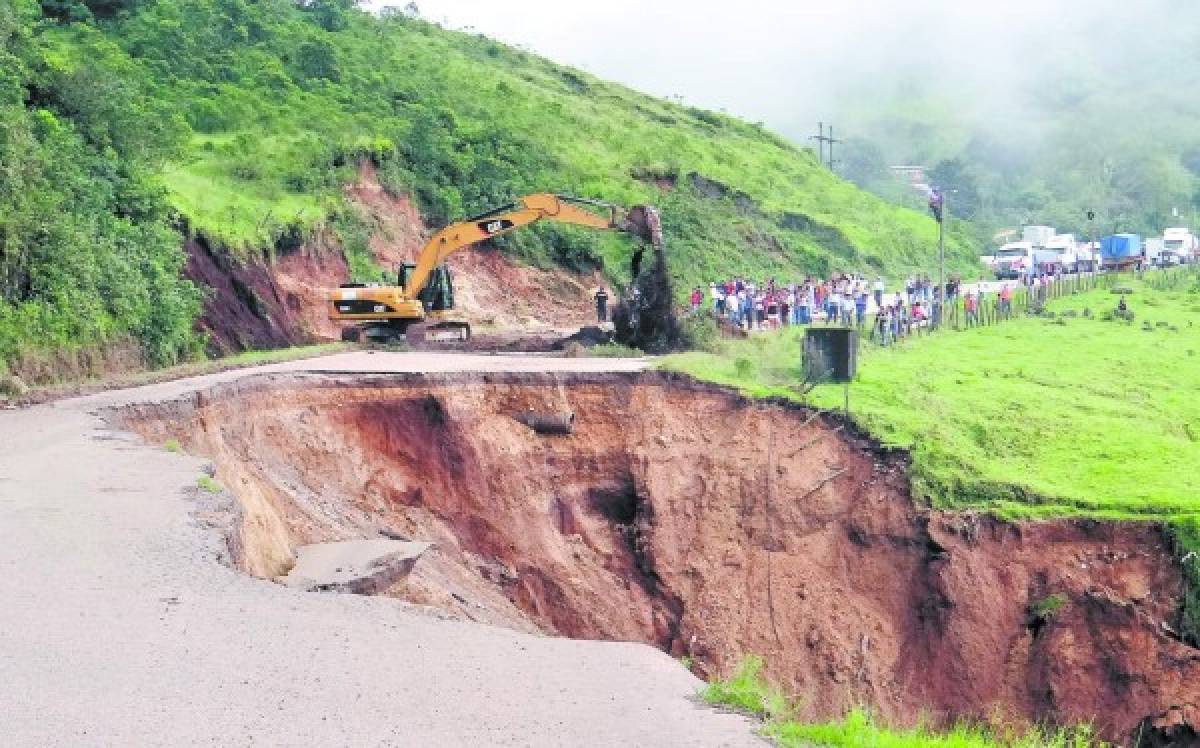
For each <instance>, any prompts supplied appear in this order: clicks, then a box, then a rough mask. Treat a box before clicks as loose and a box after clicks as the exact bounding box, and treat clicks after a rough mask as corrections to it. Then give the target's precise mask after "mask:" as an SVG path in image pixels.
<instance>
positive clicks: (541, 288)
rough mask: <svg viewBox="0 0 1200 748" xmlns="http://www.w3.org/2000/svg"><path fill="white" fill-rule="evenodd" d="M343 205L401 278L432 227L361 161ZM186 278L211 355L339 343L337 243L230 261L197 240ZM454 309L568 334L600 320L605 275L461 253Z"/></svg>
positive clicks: (341, 268) (477, 321)
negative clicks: (199, 303) (334, 314)
mask: <svg viewBox="0 0 1200 748" xmlns="http://www.w3.org/2000/svg"><path fill="white" fill-rule="evenodd" d="M345 195H346V198H347V200H348V201H349V202H350V204H351V205H352V206H354V207H355V208H356V209H357V210H358V211H359V212H360V215H361V217H362V219H363V220H364V221H365V222H366V223H367V225H368V226H369V227H370V237H369V239H368V247H369V248H370V251H371V254H372V255H373V257H374V259H375V261H376V263H378V264H379V266H380V267H381V268H383V269H384V270H386V271H387V272H388V273H389V277H391V278H392V279H393V280H394V278H395V272H396V269H397V268H398V267H399V265H400V264H401V263H404V262H412V261H414V260H415V259H416V257H417V254H418V253H419V252H420V250H421V247H422V246H424V243H425V239H426V237H427V236H428V234H429V233H430V232H429V229H428V227H426V225H425V223H424V221H423V219H422V218H421V215H420V212H419V211H418V210H417V208H416V206H415V205H414V204H413V202H412V201H411V200H410V199H408V198H407V197H406V196H403V195H391V194H389V193H388V192H387V191H385V190H384V188H383V186H382V185H381V184H380V183H379V179H378V177H377V176H376V173H375V170H374V168H373V167H372V166H371V164H370V163H364V164H363V165H362V166H361V168H360V169H359V174H358V180H357V181H356V182H355V183H354V184H352V185H348V186H347V187H346V189H345ZM185 250H186V252H187V264H186V266H185V268H184V275H185V276H186V277H187V278H189V279H190V280H192V281H195V282H196V283H198V284H200V285H201V286H202V287H203V288H205V289H206V290H207V295H206V297H205V301H204V307H203V310H202V314H201V317H200V319H199V320H197V323H196V326H197V328H198V329H199V331H200V332H203V333H205V334H207V335H208V338H209V348H210V351H211V352H212V353H214V354H220V355H225V354H229V353H235V352H238V351H242V350H246V349H252V348H253V349H258V348H277V347H281V346H287V345H296V344H299V343H307V342H314V341H319V340H336V339H338V337H339V334H338V328H337V326H336V325H334V324H333V323H331V322H330V321H329V319H328V312H329V310H328V305H327V298H328V294H329V291H330V290H332V289H334V288H337V287H338V286H339V285H340V284H342V283H345V282H346V281H347V280H349V275H350V270H349V266H348V264H347V262H346V257H345V254H344V253H343V250H342V247H341V245H340V244H339V243H338V241H337V239H336V237H334V236H333V235H332V233H331V232H329V231H328V230H324V229H322V230H319V231H318V232H317V233H316V234H315V235H313V236H311V237H309V238H307V239H305V240H304V241H303V242H302V243H300V244H299V246H297V247H294V248H291V249H288V250H286V251H272V250H268V251H265V252H264V253H263V256H262V257H259V256H255V255H252V256H250V257H247V258H243V259H240V260H239V259H234V258H233V257H232V256H231V255H230V254H229V253H228V252H227V251H226V250H224V249H220V248H214V247H212V246H210V245H209V244H208V242H206V241H205V240H204V238H203V237H196V238H193V239H191V240H189V241H188V242H187V243H186V245H185ZM449 265H450V267H451V270H452V272H453V273H454V279H455V287H456V295H457V306H458V309H459V312H460V313H461V315H462V316H463V317H464V318H465V319H467V320H468V321H469V322H471V324H473V325H475V326H478V327H483V328H496V329H498V330H502V331H503V330H522V331H530V330H533V331H537V330H565V329H571V328H578V327H580V326H582V325H586V324H590V323H592V322H594V321H595V317H594V311H593V306H592V294H593V293H594V291H595V289H596V288H597V287H598V286H600V285H601V284H602V283H604V279H603V277H602V276H601V275H600V274H599V273H589V274H584V275H577V274H573V273H569V272H567V271H565V270H543V269H539V268H533V267H528V266H522V265H518V264H517V263H515V262H513V261H512V260H511V259H509V258H507V257H505V256H504V255H502V254H501V253H500V252H499V251H497V250H496V249H494V248H491V247H487V246H481V247H476V248H472V249H468V250H464V251H462V252H459V253H457V254H455V255H454V256H453V257H451V258H450V260H449Z"/></svg>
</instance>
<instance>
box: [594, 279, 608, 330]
mask: <svg viewBox="0 0 1200 748" xmlns="http://www.w3.org/2000/svg"><path fill="white" fill-rule="evenodd" d="M593 298H594V299H595V300H596V321H597V322H599V323H600V324H604V323H605V322H607V321H608V291H606V290H604V286H600V290H598V291H596V295H595V296H594V297H593Z"/></svg>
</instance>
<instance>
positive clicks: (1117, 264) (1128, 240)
mask: <svg viewBox="0 0 1200 748" xmlns="http://www.w3.org/2000/svg"><path fill="white" fill-rule="evenodd" d="M1100 259H1101V262H1102V263H1103V265H1104V267H1105V268H1116V269H1124V268H1127V267H1130V266H1131V265H1136V264H1137V263H1139V262H1141V261H1142V260H1143V259H1144V258H1143V257H1142V237H1140V236H1138V235H1137V234H1113V235H1112V236H1106V237H1104V238H1103V239H1101V240H1100Z"/></svg>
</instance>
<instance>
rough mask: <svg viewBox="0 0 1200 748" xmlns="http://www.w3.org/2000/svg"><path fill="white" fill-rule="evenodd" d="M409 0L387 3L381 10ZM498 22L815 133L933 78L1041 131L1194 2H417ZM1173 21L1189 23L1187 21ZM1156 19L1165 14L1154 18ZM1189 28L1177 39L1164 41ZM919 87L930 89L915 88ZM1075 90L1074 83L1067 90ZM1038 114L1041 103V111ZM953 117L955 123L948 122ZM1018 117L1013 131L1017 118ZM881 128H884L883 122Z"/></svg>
mask: <svg viewBox="0 0 1200 748" xmlns="http://www.w3.org/2000/svg"><path fill="white" fill-rule="evenodd" d="M389 4H390V5H397V6H399V5H403V4H404V3H403V2H402V1H401V0H390V1H386V0H372V2H371V3H370V5H372V6H374V7H379V6H382V5H389ZM418 6H419V8H420V11H421V16H422V17H424V18H426V19H428V20H432V21H436V22H442V23H443V24H444V25H446V26H448V27H450V28H456V29H460V30H472V31H477V32H481V33H484V34H486V35H488V36H491V37H493V38H496V39H499V40H501V41H504V42H507V43H510V44H515V45H518V46H522V47H524V48H527V49H529V50H531V51H533V52H536V53H539V54H542V55H544V56H546V57H549V58H551V59H552V60H555V61H557V62H562V63H566V64H569V65H573V66H576V67H579V68H582V69H584V70H586V71H588V72H591V73H593V74H595V75H597V76H599V77H601V78H605V79H609V80H615V81H618V82H621V83H624V84H627V85H629V86H631V87H634V88H636V89H639V90H641V91H645V92H646V93H650V94H653V95H657V96H676V95H677V96H682V98H683V100H684V101H685V102H686V103H688V104H694V105H698V106H703V107H705V108H710V109H718V110H721V109H723V110H726V111H728V112H730V113H731V114H736V115H738V116H741V117H744V118H746V119H748V120H751V121H763V122H765V123H766V124H767V125H768V126H769V127H771V128H772V129H775V130H777V131H779V132H781V133H783V134H784V135H787V136H789V137H791V138H792V139H794V140H796V141H798V142H805V141H806V138H807V136H809V135H811V134H814V133H815V130H816V122H817V121H818V120H824V121H826V122H831V121H832V122H835V123H837V124H838V125H839V130H838V134H839V135H843V134H845V135H855V134H859V133H858V132H856V130H862V129H866V128H867V127H868V126H869V125H868V123H867V122H865V120H866V119H868V118H870V117H871V116H872V111H871V110H872V107H871V104H872V102H878V101H880V100H883V99H886V100H889V101H897V100H903V99H904V97H905V95H906V87H923V88H924V89H925V90H928V89H929V88H930V87H933V88H934V89H936V90H938V91H939V92H941V93H942V94H944V98H946V99H947V100H949V101H952V102H954V104H953V106H952V107H951V111H948V112H946V118H947V119H948V120H953V121H954V122H955V123H957V125H958V126H960V127H965V126H969V125H970V124H971V123H977V122H979V121H991V120H998V119H999V120H1011V124H1012V125H1013V126H1014V127H1018V128H1020V127H1034V125H1035V122H1034V121H1035V120H1036V112H1035V111H1030V104H1031V102H1035V101H1036V99H1037V97H1038V96H1039V95H1041V94H1040V91H1039V85H1040V84H1039V81H1041V80H1043V79H1047V78H1053V79H1055V80H1056V81H1060V82H1061V81H1066V84H1065V85H1066V86H1067V87H1068V88H1069V87H1070V81H1071V80H1073V76H1075V75H1076V72H1078V73H1079V75H1080V76H1081V77H1086V76H1085V75H1084V73H1086V72H1088V71H1095V70H1098V69H1103V68H1104V67H1105V66H1108V65H1120V64H1124V58H1125V57H1136V56H1145V55H1148V54H1153V53H1154V50H1155V49H1156V48H1158V47H1161V46H1163V45H1170V44H1185V43H1186V44H1189V45H1191V44H1195V43H1196V41H1195V40H1194V39H1191V38H1190V35H1189V34H1186V33H1185V32H1184V29H1187V28H1193V29H1194V28H1195V21H1196V20H1197V16H1198V15H1200V4H1196V3H1193V2H1191V1H1190V0H1138V1H1137V2H1126V0H1059V1H1058V2H1055V1H1054V0H1002V1H997V2H989V1H986V0H953V1H952V0H906V1H905V2H897V1H896V0H830V1H829V2H821V3H817V2H807V1H805V0H798V1H795V2H768V1H766V0H742V1H741V2H724V3H717V2H696V1H694V0H693V1H689V0H656V1H645V0H642V1H639V0H604V1H603V2H588V3H582V2H572V1H567V0H503V1H498V0H418ZM1173 16H1178V17H1180V19H1184V18H1186V20H1187V21H1188V22H1187V23H1174V22H1173V21H1172V17H1173ZM1148 19H1153V22H1150V21H1149V20H1148ZM1172 35H1174V36H1176V37H1177V39H1168V38H1164V37H1170V36H1172ZM914 90H915V89H914ZM1059 93H1061V92H1059ZM1027 111H1028V112H1029V113H1028V114H1026V112H1027ZM948 126H951V127H953V126H954V125H948ZM1003 127H1004V126H1001V128H1003ZM878 129H879V125H878V123H875V130H878Z"/></svg>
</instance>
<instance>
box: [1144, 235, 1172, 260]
mask: <svg viewBox="0 0 1200 748" xmlns="http://www.w3.org/2000/svg"><path fill="white" fill-rule="evenodd" d="M1142 257H1143V258H1144V259H1145V260H1146V264H1147V265H1155V266H1162V267H1166V266H1167V265H1168V264H1170V256H1169V255H1164V254H1163V240H1162V239H1159V238H1157V237H1150V238H1148V239H1146V240H1144V241H1143V242H1142Z"/></svg>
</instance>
